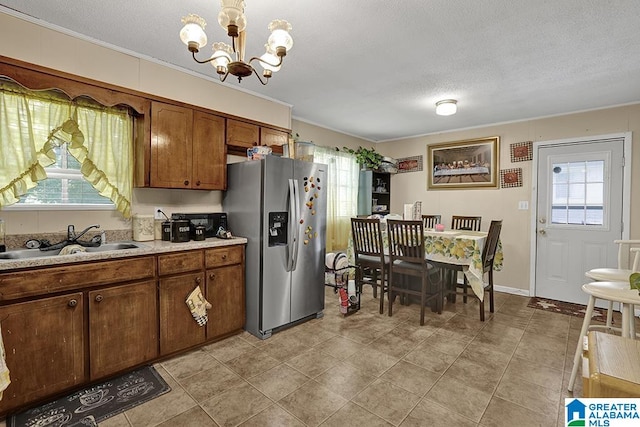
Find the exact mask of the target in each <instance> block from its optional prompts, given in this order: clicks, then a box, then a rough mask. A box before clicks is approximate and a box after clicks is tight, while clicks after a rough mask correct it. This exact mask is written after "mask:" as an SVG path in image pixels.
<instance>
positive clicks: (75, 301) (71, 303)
mask: <svg viewBox="0 0 640 427" xmlns="http://www.w3.org/2000/svg"><path fill="white" fill-rule="evenodd" d="M67 305H68V306H69V307H75V306H76V305H78V300H77V299H72V300H71V301H69V302H68V303H67Z"/></svg>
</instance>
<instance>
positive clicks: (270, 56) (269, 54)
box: [260, 44, 281, 73]
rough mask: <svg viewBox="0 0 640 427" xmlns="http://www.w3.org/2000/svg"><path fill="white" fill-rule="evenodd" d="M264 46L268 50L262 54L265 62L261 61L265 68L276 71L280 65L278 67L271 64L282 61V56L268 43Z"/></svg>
mask: <svg viewBox="0 0 640 427" xmlns="http://www.w3.org/2000/svg"><path fill="white" fill-rule="evenodd" d="M264 47H265V49H266V50H267V51H266V52H265V53H263V54H262V56H261V57H260V59H261V60H262V61H265V62H262V61H260V65H261V66H262V68H264V69H265V70H270V71H272V72H274V73H275V72H276V71H279V70H280V67H281V66H280V65H278V66H277V67H274V66H272V65H271V64H278V63H279V62H280V58H279V57H278V56H277V55H276V54H275V53H274V52H273V51H272V50H271V48H270V47H269V45H268V44H265V45H264Z"/></svg>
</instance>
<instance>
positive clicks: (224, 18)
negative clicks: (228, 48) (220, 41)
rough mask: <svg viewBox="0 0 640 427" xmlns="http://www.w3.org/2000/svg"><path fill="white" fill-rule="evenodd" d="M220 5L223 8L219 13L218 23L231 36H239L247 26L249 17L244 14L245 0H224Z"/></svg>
mask: <svg viewBox="0 0 640 427" xmlns="http://www.w3.org/2000/svg"><path fill="white" fill-rule="evenodd" d="M220 5H221V6H222V10H221V11H220V13H219V14H218V23H219V24H220V26H221V27H222V28H223V29H224V30H226V31H227V33H228V35H229V36H230V37H237V36H238V33H240V32H241V31H244V30H245V28H246V27H247V18H245V16H244V0H222V1H221V2H220ZM230 26H231V27H230Z"/></svg>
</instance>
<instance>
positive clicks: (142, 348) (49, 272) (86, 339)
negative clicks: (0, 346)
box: [0, 245, 245, 417]
mask: <svg viewBox="0 0 640 427" xmlns="http://www.w3.org/2000/svg"><path fill="white" fill-rule="evenodd" d="M244 259H245V258H244V245H232V246H224V247H219V248H218V247H216V248H206V249H196V250H185V251H176V252H171V253H163V254H157V255H146V256H138V257H124V258H119V259H115V260H113V259H112V260H101V261H87V262H80V263H70V264H64V265H61V266H53V267H36V268H29V269H24V270H16V271H6V272H1V273H0V289H2V293H0V321H1V326H2V336H3V339H4V346H5V351H6V363H7V366H8V367H9V370H10V376H11V384H10V385H9V387H8V388H7V389H6V390H5V391H4V397H3V399H2V400H0V417H4V416H6V415H8V414H10V413H13V412H16V411H17V410H20V409H22V408H24V407H26V406H29V405H30V404H32V403H37V402H40V401H43V400H45V399H47V398H50V397H54V396H57V395H60V394H62V393H64V392H69V391H72V390H73V389H77V388H79V387H80V386H83V385H86V384H88V383H90V382H93V381H95V380H99V379H103V378H107V377H109V376H112V375H115V374H118V373H121V372H124V371H126V370H128V369H131V368H134V367H137V366H140V365H142V364H145V363H151V362H153V361H156V360H158V359H159V357H164V356H166V355H169V354H177V353H179V352H180V351H186V350H188V349H193V348H196V347H198V346H199V345H203V344H205V343H207V342H212V341H215V340H217V339H220V338H223V337H225V336H228V335H230V334H232V333H235V332H239V331H241V330H242V328H243V326H244V317H245V301H244ZM196 286H200V287H201V289H202V291H203V292H204V294H205V297H206V298H207V299H208V300H209V301H210V302H211V304H212V308H211V310H209V322H208V324H207V326H199V325H198V324H197V322H196V321H195V320H194V318H193V316H192V315H191V312H190V311H189V308H188V307H187V305H186V304H185V300H186V297H187V295H188V294H189V293H190V292H191V291H192V290H193V289H194V288H195V287H196Z"/></svg>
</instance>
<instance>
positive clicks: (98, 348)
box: [87, 280, 158, 380]
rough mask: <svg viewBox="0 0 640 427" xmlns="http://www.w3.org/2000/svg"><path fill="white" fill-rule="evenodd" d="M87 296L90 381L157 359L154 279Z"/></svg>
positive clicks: (106, 289)
mask: <svg viewBox="0 0 640 427" xmlns="http://www.w3.org/2000/svg"><path fill="white" fill-rule="evenodd" d="M87 294H88V300H89V302H88V305H89V367H90V376H89V379H90V380H95V379H99V378H104V377H106V376H108V375H110V374H114V373H117V372H120V371H123V370H125V369H127V368H129V367H131V366H136V365H140V364H142V363H144V362H146V361H149V360H152V359H154V358H156V357H157V356H158V311H157V308H156V283H155V280H147V281H144V282H140V283H132V284H129V285H123V286H114V287H110V288H105V289H99V290H95V291H89V292H88V293H87ZM114 349H117V351H114Z"/></svg>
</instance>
